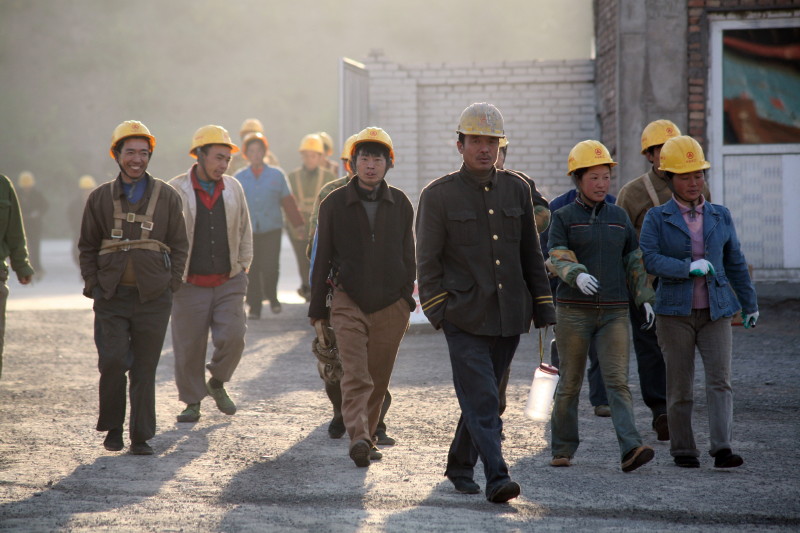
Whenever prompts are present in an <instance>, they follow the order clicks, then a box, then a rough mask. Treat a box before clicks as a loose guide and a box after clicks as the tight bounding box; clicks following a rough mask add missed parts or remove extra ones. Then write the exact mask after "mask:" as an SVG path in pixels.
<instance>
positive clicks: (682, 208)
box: [672, 194, 706, 215]
mask: <svg viewBox="0 0 800 533" xmlns="http://www.w3.org/2000/svg"><path fill="white" fill-rule="evenodd" d="M672 199H673V200H675V203H676V204H677V205H678V210H679V211H680V213H681V215H685V214H687V213H689V212H691V211H694V212H696V213H698V214H700V215H702V214H703V206H705V205H706V199H705V197H704V196H703V195H702V194H701V195H700V201H699V202H698V203H697V204H696V205H695V206H694V208H692V207H687V206H685V205H683V204H682V203H680V202H679V201H678V199H677V198H675V195H674V194H673V195H672Z"/></svg>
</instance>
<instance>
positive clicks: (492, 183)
mask: <svg viewBox="0 0 800 533" xmlns="http://www.w3.org/2000/svg"><path fill="white" fill-rule="evenodd" d="M459 175H460V176H461V178H462V179H463V180H464V181H465V182H466V183H467V185H469V186H470V187H474V188H476V189H483V188H484V187H489V190H492V189H494V188H495V187H496V186H497V169H496V168H493V169H492V172H491V174H490V175H489V180H488V182H487V180H483V181H481V180H479V179H478V177H477V176H475V174H473V173H472V172H470V171H469V169H467V166H466V165H465V164H463V163H462V164H461V169H460V170H459Z"/></svg>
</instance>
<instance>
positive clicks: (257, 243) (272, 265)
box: [247, 228, 282, 313]
mask: <svg viewBox="0 0 800 533" xmlns="http://www.w3.org/2000/svg"><path fill="white" fill-rule="evenodd" d="M281 231H282V230H281V229H280V228H278V229H276V230H272V231H267V232H265V233H254V234H253V262H252V263H251V264H250V271H249V272H248V273H247V307H248V308H249V309H250V311H252V312H254V313H260V312H261V305H262V302H263V301H264V300H269V301H270V303H274V302H277V301H278V275H279V274H280V259H281Z"/></svg>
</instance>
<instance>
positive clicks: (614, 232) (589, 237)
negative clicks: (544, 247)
mask: <svg viewBox="0 0 800 533" xmlns="http://www.w3.org/2000/svg"><path fill="white" fill-rule="evenodd" d="M549 245H550V261H551V262H552V263H553V266H555V267H556V270H557V272H558V275H559V278H560V279H561V282H560V283H559V284H558V289H557V290H556V302H557V304H558V305H564V306H578V307H603V308H615V307H628V300H629V294H631V295H633V298H634V300H635V301H636V304H637V305H641V304H642V303H644V302H651V301H652V300H653V290H652V289H650V288H648V287H647V286H646V276H645V273H644V265H643V264H642V260H641V253H640V252H639V247H638V243H637V240H636V230H634V228H633V225H632V224H631V221H630V219H628V215H627V214H626V213H625V210H623V209H622V208H621V207H618V206H616V205H612V204H609V203H606V202H601V203H600V204H597V205H596V206H589V205H587V204H585V203H584V202H583V201H582V200H581V198H580V196H578V197H577V198H576V199H575V201H574V202H572V203H571V204H569V205H566V206H564V207H562V208H561V209H558V210H557V211H555V213H553V221H552V223H551V225H550V235H549ZM559 251H571V252H572V253H574V254H575V258H576V259H577V263H575V262H572V261H569V260H565V259H564V255H563V253H558V252H559ZM581 273H588V274H591V275H592V276H594V277H595V278H597V280H598V281H599V282H600V289H599V290H598V291H597V293H596V294H593V295H586V294H583V292H581V291H580V289H578V287H577V286H576V279H577V277H578V275H579V274H581Z"/></svg>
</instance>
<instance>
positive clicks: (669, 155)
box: [658, 135, 711, 174]
mask: <svg viewBox="0 0 800 533" xmlns="http://www.w3.org/2000/svg"><path fill="white" fill-rule="evenodd" d="M707 168H711V163H709V162H708V161H706V156H705V154H704V153H703V147H702V146H700V143H699V142H697V141H695V140H694V139H693V138H691V137H689V136H688V135H681V136H679V137H673V138H672V139H668V140H667V142H665V143H664V146H662V147H661V166H660V167H658V170H663V171H666V172H672V173H674V174H688V173H689V172H694V171H696V170H705V169H707Z"/></svg>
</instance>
